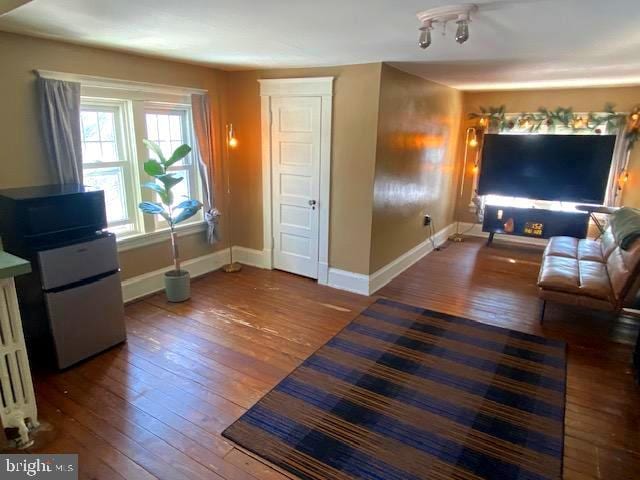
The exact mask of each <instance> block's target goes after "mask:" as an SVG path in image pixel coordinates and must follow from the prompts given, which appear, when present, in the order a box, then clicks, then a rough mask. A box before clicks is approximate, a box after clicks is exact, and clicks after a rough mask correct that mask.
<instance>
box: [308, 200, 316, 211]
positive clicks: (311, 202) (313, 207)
mask: <svg viewBox="0 0 640 480" xmlns="http://www.w3.org/2000/svg"><path fill="white" fill-rule="evenodd" d="M316 203H317V202H316V201H315V200H309V205H311V210H315V209H316Z"/></svg>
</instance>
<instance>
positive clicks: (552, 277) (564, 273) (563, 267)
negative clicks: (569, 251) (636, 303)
mask: <svg viewBox="0 0 640 480" xmlns="http://www.w3.org/2000/svg"><path fill="white" fill-rule="evenodd" d="M538 286H539V287H540V288H543V289H547V290H554V291H557V292H563V293H570V294H575V295H586V296H589V297H592V298H597V299H601V300H607V301H609V300H611V297H612V291H611V284H610V282H609V275H608V274H607V267H606V265H605V264H604V263H601V262H593V261H590V260H578V259H575V258H566V257H560V256H555V255H546V256H545V257H544V258H543V261H542V267H541V268H540V275H539V277H538Z"/></svg>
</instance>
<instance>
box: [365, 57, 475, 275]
mask: <svg viewBox="0 0 640 480" xmlns="http://www.w3.org/2000/svg"><path fill="white" fill-rule="evenodd" d="M461 106H462V94H461V93H460V92H459V91H457V90H454V89H452V88H449V87H445V86H443V85H440V84H437V83H434V82H429V81H427V80H423V79H422V78H419V77H416V76H414V75H410V74H408V73H404V72H401V71H399V70H397V69H395V68H393V67H390V66H388V65H383V68H382V79H381V82H380V109H379V114H378V142H377V154H376V168H375V183H374V196H373V221H372V229H371V237H372V238H371V262H370V273H373V272H375V271H376V270H378V269H379V268H381V267H383V266H384V265H386V264H388V263H389V262H391V261H393V260H395V259H396V258H397V257H399V256H400V255H402V254H403V253H405V252H407V251H408V250H410V249H411V248H413V247H415V246H416V245H418V244H419V243H420V242H422V241H424V240H425V239H426V238H427V237H428V235H429V229H428V227H424V226H423V217H424V215H425V214H429V215H431V218H432V219H433V222H434V227H435V229H436V230H438V229H442V228H444V227H446V226H447V225H449V224H450V223H451V222H452V221H453V216H454V215H453V214H454V208H455V179H456V175H455V173H456V172H455V164H456V155H455V153H456V144H457V139H458V131H459V124H460V113H461Z"/></svg>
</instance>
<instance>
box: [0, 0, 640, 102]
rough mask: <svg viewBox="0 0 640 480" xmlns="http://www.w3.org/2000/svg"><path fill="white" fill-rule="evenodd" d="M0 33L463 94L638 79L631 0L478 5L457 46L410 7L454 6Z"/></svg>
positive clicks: (170, 5) (385, 5) (217, 10)
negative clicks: (333, 73) (430, 30)
mask: <svg viewBox="0 0 640 480" xmlns="http://www.w3.org/2000/svg"><path fill="white" fill-rule="evenodd" d="M6 1H8V3H9V4H10V5H11V6H17V8H15V9H13V10H11V11H9V12H8V13H5V14H4V15H2V12H3V11H4V10H5V9H4V8H1V7H0V30H6V31H11V32H18V33H25V34H29V35H36V36H43V37H50V38H57V39H60V40H66V41H71V42H76V43H83V44H90V45H99V46H104V47H109V48H117V49H123V50H130V51H134V52H140V53H144V54H149V55H154V56H162V57H168V58H174V59H179V60H183V61H188V62H195V63H203V64H207V65H212V66H217V67H222V68H225V69H230V70H234V69H246V68H258V67H260V68H262V67H311V66H327V65H344V64H354V63H368V62H379V61H386V62H390V63H392V64H394V65H396V66H397V67H399V68H401V69H403V70H406V71H409V72H412V73H415V74H417V75H420V76H422V77H424V78H428V79H431V80H435V81H438V82H441V83H444V84H447V85H450V86H453V87H457V88H461V89H465V90H478V89H497V88H538V87H563V86H593V85H624V84H640V25H639V24H640V14H639V11H640V10H639V9H638V6H639V5H638V0H606V1H603V0H478V1H477V2H476V3H477V4H479V5H480V11H479V12H478V13H477V14H476V15H475V17H474V19H473V22H472V24H471V26H470V30H471V38H470V40H469V41H468V42H467V43H466V44H464V45H458V44H457V43H456V42H455V40H454V30H455V28H454V27H455V25H450V26H449V29H448V33H447V36H446V37H442V36H441V35H440V34H439V33H438V32H436V31H434V35H433V45H432V46H431V47H429V49H427V50H420V49H419V48H418V46H417V38H418V30H417V29H418V27H419V23H418V20H417V18H416V16H415V14H416V12H418V11H421V10H425V9H427V8H431V7H435V6H440V5H447V4H450V3H455V2H456V0H452V1H448V0H401V1H399V0H395V1H394V0H320V1H318V0H316V1H313V0H235V1H233V0H181V1H175V0H33V1H31V2H26V4H24V5H22V6H20V4H22V3H25V2H24V1H20V0H6Z"/></svg>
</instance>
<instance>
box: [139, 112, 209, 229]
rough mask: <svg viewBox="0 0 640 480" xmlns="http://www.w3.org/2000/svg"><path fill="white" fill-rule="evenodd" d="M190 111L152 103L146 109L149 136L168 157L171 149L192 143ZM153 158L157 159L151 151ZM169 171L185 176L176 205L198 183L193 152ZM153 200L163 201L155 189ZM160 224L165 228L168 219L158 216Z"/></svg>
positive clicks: (157, 223) (158, 225)
mask: <svg viewBox="0 0 640 480" xmlns="http://www.w3.org/2000/svg"><path fill="white" fill-rule="evenodd" d="M189 113H190V112H189V111H187V110H185V109H182V110H181V109H175V108H171V107H169V108H163V107H150V108H147V109H145V125H146V132H147V137H146V138H148V139H149V140H151V141H152V142H155V143H157V144H158V145H159V146H160V148H161V149H162V154H163V155H164V156H165V158H168V157H169V156H170V155H171V153H172V152H173V151H174V150H175V149H176V148H178V147H179V146H180V145H182V144H183V143H189V141H188V140H189V138H191V136H192V135H191V131H190V127H191V123H190V122H189V118H190V116H189ZM148 153H149V158H153V159H156V160H157V157H156V156H155V154H154V153H153V152H151V151H149V152H148ZM169 172H171V173H173V174H174V175H177V176H179V177H182V178H183V180H182V182H180V183H178V184H177V185H176V186H175V187H174V188H173V194H174V195H173V205H177V204H178V203H180V202H181V201H183V200H185V199H186V198H189V197H192V198H193V197H195V195H192V192H193V191H194V188H193V187H194V185H195V184H196V183H197V169H196V166H195V164H194V161H193V153H191V154H189V155H187V156H186V157H185V158H183V159H182V160H180V161H179V162H177V163H175V164H174V165H172V166H171V167H169ZM153 201H160V198H159V197H158V195H157V194H155V193H153ZM155 221H156V226H157V227H159V228H163V227H166V226H167V222H166V221H165V220H164V219H163V218H160V217H156V218H155Z"/></svg>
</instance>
